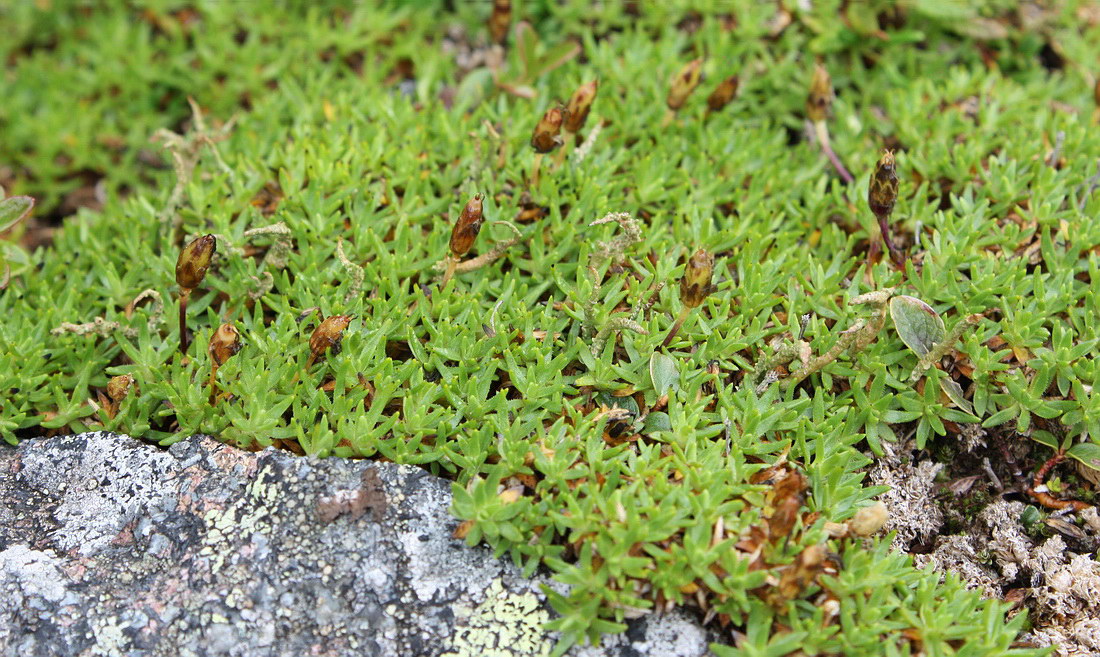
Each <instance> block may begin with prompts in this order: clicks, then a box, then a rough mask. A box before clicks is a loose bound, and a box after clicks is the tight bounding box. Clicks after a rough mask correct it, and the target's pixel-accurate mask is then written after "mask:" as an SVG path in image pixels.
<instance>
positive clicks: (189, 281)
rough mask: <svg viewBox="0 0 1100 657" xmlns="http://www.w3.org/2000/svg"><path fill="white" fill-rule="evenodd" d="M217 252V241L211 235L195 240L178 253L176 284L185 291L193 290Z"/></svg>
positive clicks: (204, 274) (200, 281)
mask: <svg viewBox="0 0 1100 657" xmlns="http://www.w3.org/2000/svg"><path fill="white" fill-rule="evenodd" d="M217 250H218V240H217V239H216V238H215V237H214V236H213V235H203V236H202V237H198V238H195V239H194V240H192V241H191V242H190V243H189V244H188V245H187V246H185V247H183V250H182V251H180V255H179V258H177V259H176V283H179V286H180V287H181V288H182V289H185V290H193V289H195V288H196V287H198V286H199V285H200V284H201V283H202V279H203V278H204V277H205V276H206V270H207V269H208V268H209V267H210V260H211V259H212V258H213V257H214V252H215V251H217Z"/></svg>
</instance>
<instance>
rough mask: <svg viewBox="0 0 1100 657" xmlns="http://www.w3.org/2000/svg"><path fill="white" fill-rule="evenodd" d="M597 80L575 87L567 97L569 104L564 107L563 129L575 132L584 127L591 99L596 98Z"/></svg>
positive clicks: (590, 106) (590, 107)
mask: <svg viewBox="0 0 1100 657" xmlns="http://www.w3.org/2000/svg"><path fill="white" fill-rule="evenodd" d="M599 84H600V83H599V80H593V81H591V82H589V83H588V84H582V85H581V86H579V87H577V90H576V91H574V92H573V95H572V96H571V97H570V98H569V104H568V105H566V107H565V124H564V125H565V130H566V131H567V132H573V133H577V132H580V131H581V128H583V127H584V122H585V121H587V120H588V112H589V110H591V109H592V101H594V100H596V91H597V90H598V88H599Z"/></svg>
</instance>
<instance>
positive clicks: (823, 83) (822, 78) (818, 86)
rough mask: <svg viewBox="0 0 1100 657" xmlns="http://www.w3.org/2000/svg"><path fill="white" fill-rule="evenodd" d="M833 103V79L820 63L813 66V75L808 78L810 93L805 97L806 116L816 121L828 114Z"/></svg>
mask: <svg viewBox="0 0 1100 657" xmlns="http://www.w3.org/2000/svg"><path fill="white" fill-rule="evenodd" d="M832 105H833V81H832V78H830V77H829V72H828V71H826V70H825V67H824V66H822V65H821V64H816V65H815V66H814V75H813V78H811V80H810V95H809V96H807V98H806V116H807V117H808V118H809V119H810V120H811V121H813V122H814V123H818V122H820V121H824V120H825V118H826V117H827V116H828V115H829V109H830V108H831V107H832Z"/></svg>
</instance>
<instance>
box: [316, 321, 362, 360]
mask: <svg viewBox="0 0 1100 657" xmlns="http://www.w3.org/2000/svg"><path fill="white" fill-rule="evenodd" d="M353 319H355V317H354V316H352V315H333V316H331V317H329V318H328V319H326V320H325V321H323V322H321V323H320V324H319V325H318V326H317V328H315V329H314V330H313V335H311V336H310V337H309V351H310V353H311V354H312V355H313V357H314V358H317V357H319V356H320V355H321V354H323V353H325V352H326V351H328V350H329V349H331V348H333V347H337V348H338V346H339V344H340V340H342V339H343V337H344V329H346V328H347V327H348V324H351V320H353Z"/></svg>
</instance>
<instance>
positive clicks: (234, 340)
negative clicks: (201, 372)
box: [207, 323, 241, 365]
mask: <svg viewBox="0 0 1100 657" xmlns="http://www.w3.org/2000/svg"><path fill="white" fill-rule="evenodd" d="M240 350H241V334H240V332H238V331H237V327H236V326H233V324H231V323H225V324H222V325H221V326H219V327H218V330H216V331H214V335H212V336H210V346H209V347H207V352H209V354H210V358H211V359H212V360H213V361H214V363H215V364H217V365H224V364H225V361H227V360H229V358H230V357H231V356H233V355H234V354H236V353H237V352H238V351H240Z"/></svg>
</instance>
